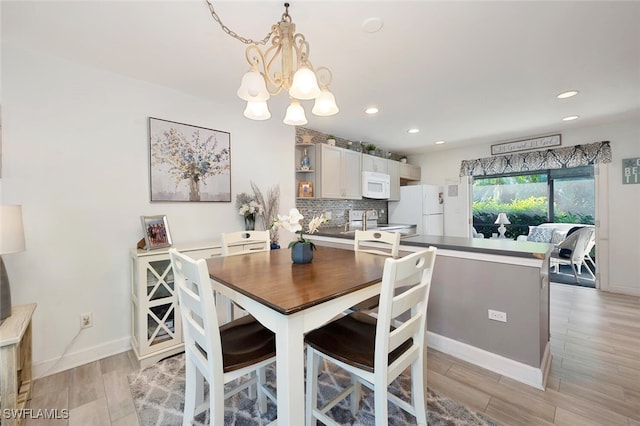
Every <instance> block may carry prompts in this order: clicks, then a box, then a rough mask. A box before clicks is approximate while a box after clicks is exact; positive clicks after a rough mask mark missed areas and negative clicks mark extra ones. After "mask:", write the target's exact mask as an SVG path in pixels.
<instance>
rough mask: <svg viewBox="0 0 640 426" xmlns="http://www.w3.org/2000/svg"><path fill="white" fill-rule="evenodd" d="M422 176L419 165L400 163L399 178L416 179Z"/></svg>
mask: <svg viewBox="0 0 640 426" xmlns="http://www.w3.org/2000/svg"><path fill="white" fill-rule="evenodd" d="M421 178H422V171H421V169H420V166H414V165H413V164H407V163H400V179H404V180H411V181H416V180H420V179H421Z"/></svg>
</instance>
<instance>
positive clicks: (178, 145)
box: [149, 117, 231, 202]
mask: <svg viewBox="0 0 640 426" xmlns="http://www.w3.org/2000/svg"><path fill="white" fill-rule="evenodd" d="M230 150H231V134H230V133H228V132H223V131H220V130H213V129H207V128H204V127H199V126H192V125H190V124H183V123H177V122H175V121H168V120H161V119H159V118H153V117H149V162H150V167H149V171H150V172H149V174H150V178H149V180H150V187H151V201H226V202H229V201H231V152H230Z"/></svg>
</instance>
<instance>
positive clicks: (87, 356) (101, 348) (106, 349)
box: [32, 337, 131, 379]
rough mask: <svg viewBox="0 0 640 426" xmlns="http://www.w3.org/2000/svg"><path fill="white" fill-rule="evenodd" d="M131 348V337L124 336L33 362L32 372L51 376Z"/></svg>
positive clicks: (36, 377) (37, 375)
mask: <svg viewBox="0 0 640 426" xmlns="http://www.w3.org/2000/svg"><path fill="white" fill-rule="evenodd" d="M130 349H131V341H130V340H129V337H124V338H122V339H118V340H112V341H111V342H106V343H102V344H100V345H96V346H93V347H90V348H87V349H84V350H82V351H78V352H73V353H69V354H66V355H65V356H64V357H63V358H55V359H52V360H49V361H42V362H37V363H35V362H34V363H33V366H32V374H33V378H34V379H39V378H41V377H45V376H50V375H52V374H55V373H59V372H61V371H65V370H68V369H70V368H75V367H78V366H80V365H83V364H87V363H90V362H94V361H97V360H99V359H102V358H106V357H109V356H111V355H116V354H119V353H122V352H126V351H128V350H130Z"/></svg>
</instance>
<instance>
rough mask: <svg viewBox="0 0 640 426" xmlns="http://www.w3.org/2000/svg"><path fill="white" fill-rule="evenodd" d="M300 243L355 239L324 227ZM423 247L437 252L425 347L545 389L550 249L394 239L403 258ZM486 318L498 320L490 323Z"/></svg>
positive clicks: (505, 242)
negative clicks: (495, 316)
mask: <svg viewBox="0 0 640 426" xmlns="http://www.w3.org/2000/svg"><path fill="white" fill-rule="evenodd" d="M305 238H309V239H311V240H312V241H314V243H316V244H318V245H320V246H322V245H327V246H331V247H342V248H353V238H354V232H352V231H350V230H349V231H347V232H345V231H344V228H340V227H326V228H320V229H319V230H318V232H317V233H314V234H312V235H305ZM428 246H434V247H436V248H437V249H438V252H437V256H436V264H435V267H434V271H433V277H432V281H431V290H430V295H429V305H428V308H427V317H428V319H427V344H428V345H429V347H432V348H433V349H436V350H438V351H441V352H444V353H446V354H449V355H451V356H455V357H457V358H460V359H462V360H464V361H467V362H470V363H472V364H475V365H478V366H480V367H482V368H486V369H488V370H490V371H493V372H495V373H497V374H501V375H504V376H506V377H509V378H511V379H514V380H516V381H519V382H521V383H525V384H527V385H530V386H533V387H534V388H537V389H542V390H544V389H545V387H546V379H547V375H548V372H549V369H550V366H551V358H552V357H551V351H550V333H549V330H550V327H549V256H550V253H551V250H552V249H553V245H552V244H546V243H534V242H527V241H514V240H511V239H508V238H507V239H493V238H462V237H445V236H433V235H412V236H409V235H406V236H402V238H401V239H400V250H401V251H402V252H404V251H407V252H410V251H418V250H420V249H422V247H428ZM492 311H493V312H494V314H495V312H498V313H501V314H502V315H503V317H504V319H503V320H502V319H500V320H496V319H494V318H493V317H492ZM496 321H498V322H496Z"/></svg>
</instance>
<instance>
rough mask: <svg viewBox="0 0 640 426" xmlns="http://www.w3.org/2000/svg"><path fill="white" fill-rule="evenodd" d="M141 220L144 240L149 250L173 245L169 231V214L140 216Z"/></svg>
mask: <svg viewBox="0 0 640 426" xmlns="http://www.w3.org/2000/svg"><path fill="white" fill-rule="evenodd" d="M140 220H141V221H142V230H143V232H144V242H145V247H146V248H147V250H153V249H157V248H162V247H171V244H172V243H171V234H170V233H169V223H168V222H167V216H165V215H157V216H140Z"/></svg>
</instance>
